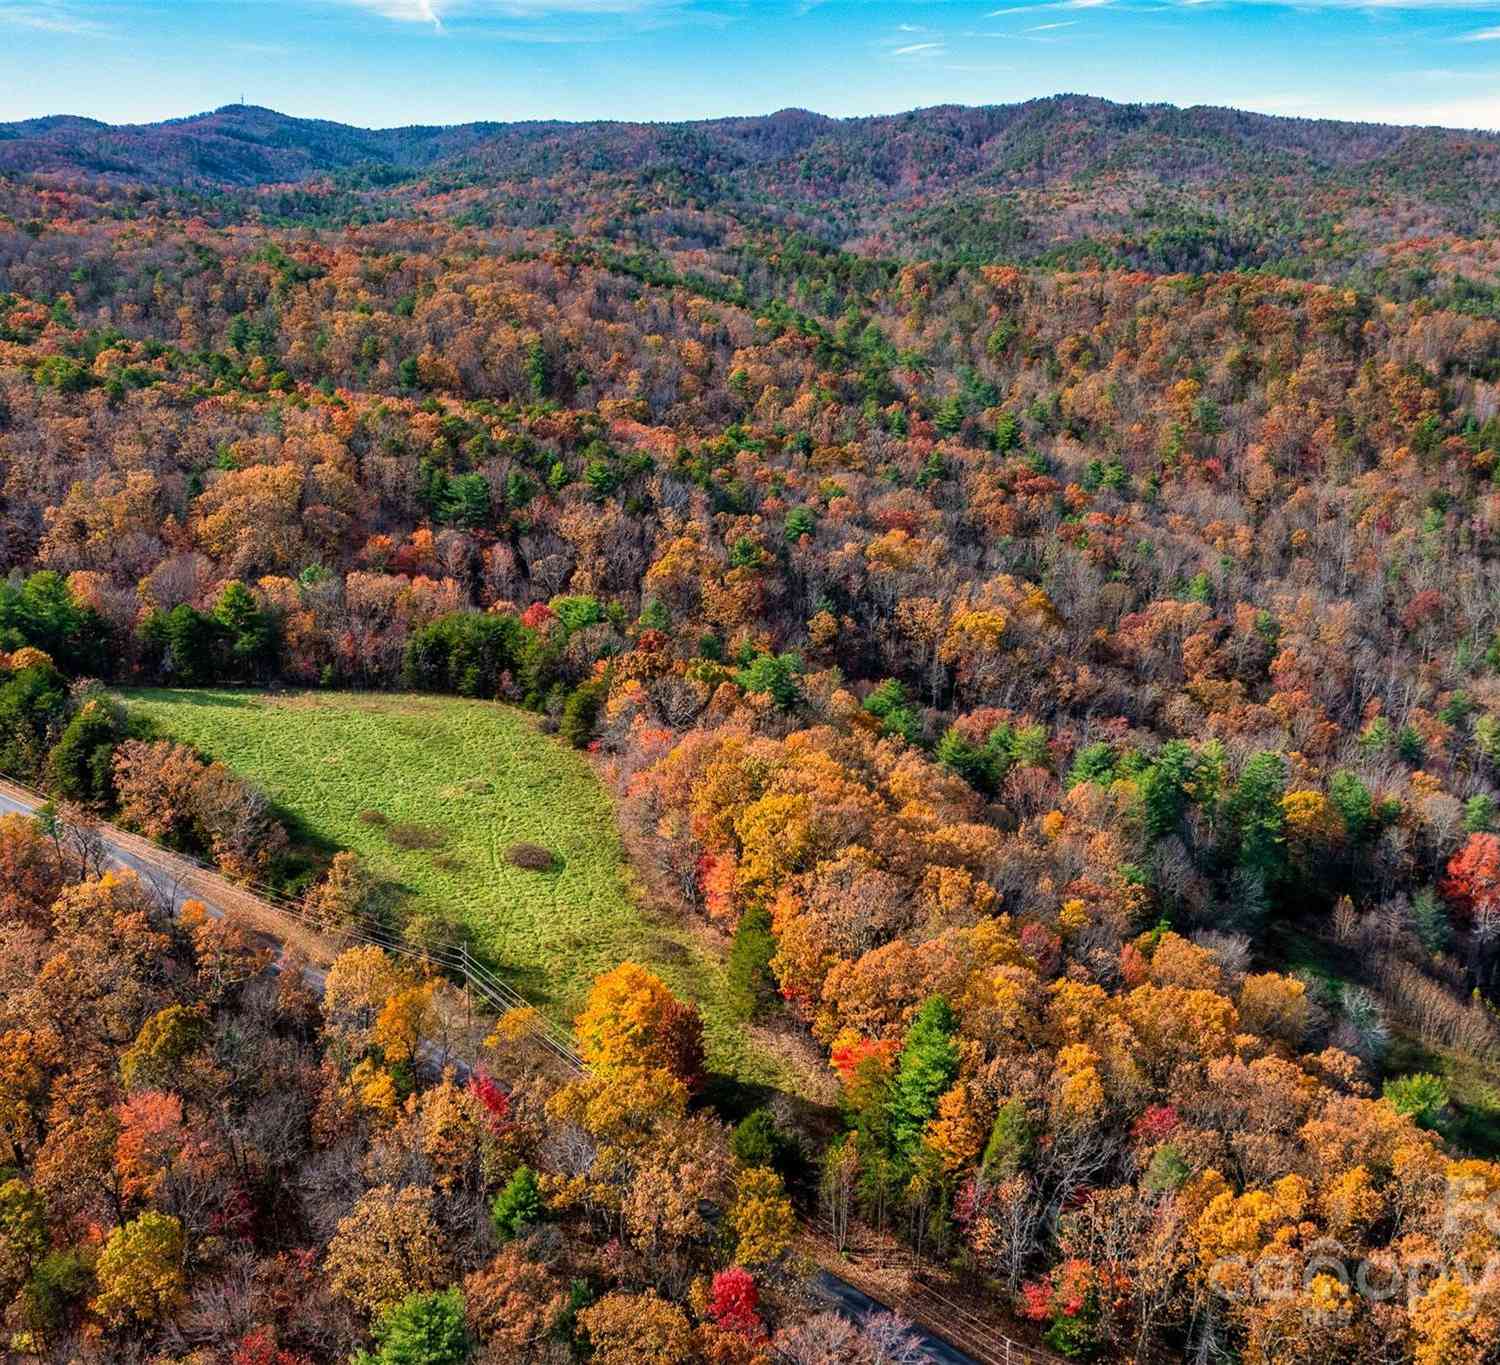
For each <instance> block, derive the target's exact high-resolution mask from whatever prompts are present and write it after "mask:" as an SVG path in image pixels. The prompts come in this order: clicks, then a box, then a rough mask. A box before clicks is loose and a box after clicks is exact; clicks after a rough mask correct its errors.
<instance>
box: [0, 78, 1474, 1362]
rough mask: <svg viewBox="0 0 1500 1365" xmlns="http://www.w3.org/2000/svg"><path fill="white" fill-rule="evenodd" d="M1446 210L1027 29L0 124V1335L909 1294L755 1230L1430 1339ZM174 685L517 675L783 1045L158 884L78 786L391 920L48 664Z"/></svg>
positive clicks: (176, 1342) (834, 1328)
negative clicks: (826, 90) (329, 108)
mask: <svg viewBox="0 0 1500 1365" xmlns="http://www.w3.org/2000/svg"><path fill="white" fill-rule="evenodd" d="M1497 228H1500V137H1496V136H1494V135H1491V134H1483V133H1470V132H1458V131H1449V130H1443V129H1434V128H1427V129H1411V128H1391V127H1382V126H1377V125H1366V124H1341V123H1335V122H1329V121H1311V120H1286V119H1276V118H1270V117H1264V116H1259V115H1249V114H1242V113H1238V112H1235V111H1232V110H1225V109H1213V108H1193V109H1177V108H1173V107H1171V106H1166V105H1150V106H1136V105H1115V104H1110V103H1108V102H1106V101H1103V100H1097V99H1090V98H1085V97H1080V96H1059V97H1057V98H1055V99H1049V100H1037V101H1032V102H1029V103H1027V104H1021V105H1014V106H1004V107H993V108H958V107H944V108H936V109H928V110H920V111H915V112H913V113H909V114H902V115H897V116H891V117H882V118H869V119H853V120H843V121H840V120H833V119H827V118H823V117H821V116H818V115H815V114H810V113H806V112H803V111H795V110H789V111H783V112H782V113H779V114H775V115H772V116H770V117H766V118H759V119H723V120H715V121H710V122H703V123H693V124H651V125H632V124H616V123H610V124H589V125H571V124H561V123H534V124H503V123H493V124H474V125H467V126H463V127H454V128H405V129H396V130H384V131H378V132H375V131H369V130H362V129H354V128H348V127H343V126H341V125H337V124H330V123H319V122H312V121H306V120H296V119H290V118H285V117H282V116H280V115H277V114H274V113H272V112H271V111H268V110H264V109H257V108H250V107H245V106H231V107H228V108H225V109H221V110H218V111H216V112H214V113H212V114H206V115H202V116H198V117H195V118H190V119H184V120H178V121H175V122H172V123H168V124H160V125H151V126H142V127H128V128H110V127H107V126H105V125H102V124H97V123H93V122H91V121H89V120H85V119H74V118H48V119H37V120H31V121H28V122H25V123H15V124H8V125H0V575H3V576H4V577H3V580H0V772H3V773H4V774H6V775H9V776H11V777H13V778H15V779H17V780H19V781H22V782H24V783H26V784H28V785H31V786H33V787H37V788H42V789H45V791H46V793H47V794H48V795H49V796H50V797H52V798H53V800H54V803H55V804H54V805H53V806H49V807H48V810H47V813H46V815H45V816H44V818H43V819H42V820H41V821H33V820H29V819H25V818H22V817H0V1159H3V1160H0V1314H3V1324H0V1331H3V1332H4V1334H5V1339H6V1341H7V1342H8V1349H9V1350H11V1351H13V1352H16V1353H18V1355H19V1356H22V1357H35V1358H39V1359H44V1360H56V1361H75V1360H76V1361H141V1362H147V1361H150V1362H174V1365H175V1363H178V1362H180V1363H181V1365H310V1363H311V1362H321V1361H346V1360H350V1359H357V1360H359V1361H361V1362H364V1363H365V1365H411V1363H412V1362H425V1363H426V1365H459V1363H460V1362H464V1361H470V1360H474V1361H487V1362H501V1361H507V1362H508V1361H515V1360H534V1361H549V1362H554V1361H555V1362H562V1361H569V1360H582V1359H592V1360H595V1361H597V1362H601V1365H631V1363H632V1362H642V1363H643V1365H644V1362H676V1361H681V1362H688V1361H699V1360H708V1361H713V1362H719V1363H720V1365H765V1363H767V1362H772V1361H791V1362H799V1363H800V1365H821V1363H822V1362H851V1365H878V1363H879V1362H899V1361H906V1360H911V1359H920V1358H921V1357H920V1355H913V1354H912V1353H913V1351H915V1350H916V1349H917V1348H916V1347H914V1346H913V1345H912V1342H911V1339H910V1338H909V1336H908V1335H907V1330H906V1326H905V1324H904V1323H903V1322H902V1321H900V1320H898V1319H894V1318H890V1317H887V1316H884V1315H878V1314H877V1315H876V1316H875V1317H873V1318H870V1319H869V1320H867V1321H865V1322H863V1323H855V1322H851V1321H849V1320H846V1319H845V1318H841V1317H839V1316H838V1315H836V1314H834V1313H832V1312H830V1311H827V1309H826V1306H824V1305H821V1304H819V1303H818V1302H816V1301H815V1300H814V1299H813V1298H812V1297H811V1296H810V1294H809V1292H808V1288H807V1286H808V1279H809V1272H810V1266H811V1262H810V1261H809V1256H810V1255H811V1254H812V1253H811V1252H809V1250H808V1247H809V1246H810V1245H811V1244H812V1243H813V1242H816V1244H817V1245H818V1246H823V1247H826V1248H830V1249H831V1254H840V1253H842V1252H843V1251H844V1250H846V1249H848V1248H853V1247H856V1246H859V1245H868V1244H878V1245H879V1246H880V1247H882V1248H884V1254H886V1255H887V1256H889V1257H894V1258H897V1259H899V1260H900V1262H901V1264H902V1265H904V1266H906V1267H907V1274H908V1275H909V1276H910V1277H911V1278H912V1280H913V1282H924V1283H928V1284H930V1285H938V1286H940V1287H941V1288H942V1291H943V1292H944V1293H945V1294H952V1295H955V1296H958V1297H959V1298H961V1300H962V1302H963V1305H964V1311H965V1313H966V1314H971V1315H973V1320H975V1321H983V1322H987V1323H989V1324H990V1325H991V1326H992V1327H993V1328H994V1329H996V1330H1001V1331H1004V1332H1005V1333H1007V1334H1008V1335H1011V1336H1014V1337H1017V1338H1019V1339H1024V1340H1026V1341H1028V1342H1031V1343H1033V1344H1034V1345H1037V1346H1038V1347H1041V1348H1043V1349H1045V1350H1047V1351H1050V1352H1052V1353H1054V1354H1056V1355H1060V1356H1062V1357H1066V1358H1069V1359H1079V1360H1086V1359H1101V1360H1110V1359H1127V1358H1128V1359H1134V1360H1137V1361H1142V1362H1147V1361H1171V1360H1181V1359H1188V1358H1191V1359H1193V1360H1201V1361H1219V1360H1224V1361H1230V1360H1234V1361H1243V1362H1247V1365H1281V1363H1282V1362H1287V1363H1288V1365H1290V1362H1294V1361H1297V1362H1301V1361H1314V1360H1315V1361H1319V1362H1344V1361H1348V1362H1360V1363H1361V1365H1364V1363H1365V1362H1398V1361H1417V1362H1420V1365H1481V1362H1486V1361H1492V1360H1495V1359H1497V1358H1500V1218H1497V1216H1496V1208H1497V1204H1496V1201H1497V1200H1500V1013H1497V1008H1500V248H1497V246H1496V243H1497V241H1500V233H1497ZM240 685H244V686H255V687H259V688H271V687H275V688H294V689H303V690H311V689H327V690H338V691H387V690H389V691H395V690H408V691H418V692H425V693H443V694H452V695H455V696H461V697H466V698H475V699H481V700H485V701H499V702H504V703H508V704H510V705H513V706H515V707H519V708H522V709H524V710H525V711H526V712H528V713H530V714H531V716H532V717H533V718H534V720H533V722H532V723H534V724H536V725H538V726H540V727H541V728H542V729H544V730H545V731H546V732H547V733H549V734H551V735H554V736H555V743H557V744H559V745H571V746H574V747H575V748H577V749H578V750H580V751H584V752H585V753H587V755H588V756H589V761H590V762H591V763H592V764H593V766H594V769H595V771H596V772H597V773H598V774H599V777H600V779H601V780H602V781H603V782H604V783H605V784H606V785H607V787H608V789H609V791H610V792H611V794H612V796H613V798H614V803H615V812H616V815H617V818H618V821H619V825H620V830H621V834H622V836H623V839H624V843H625V846H626V848H627V849H628V851H629V854H630V858H631V861H632V863H633V867H634V875H635V878H636V881H637V882H638V892H639V895H640V896H641V897H642V898H644V900H645V901H647V902H649V904H650V905H651V906H652V907H653V911H652V912H653V913H655V914H659V915H663V916H668V917H670V919H671V920H672V922H673V924H674V926H679V927H680V926H687V927H689V928H690V929H691V931H692V934H693V936H694V941H695V942H697V941H699V940H701V942H702V943H703V944H704V945H705V946H706V950H707V951H711V952H713V953H714V954H716V955H717V957H718V960H722V961H723V963H724V964H725V967H724V979H725V981H726V982H727V984H728V991H727V993H726V995H725V998H724V999H722V1000H718V1001H716V1002H715V1006H716V1009H726V1010H732V1011H733V1012H734V1018H735V1020H736V1021H737V1024H738V1026H739V1027H741V1028H742V1029H743V1030H746V1031H754V1033H755V1035H756V1037H757V1038H760V1039H772V1040H775V1042H776V1045H777V1046H778V1047H779V1048H781V1049H782V1051H783V1053H784V1055H785V1056H787V1057H789V1058H794V1059H797V1062H798V1064H799V1065H803V1066H804V1067H805V1068H806V1069H807V1070H808V1071H809V1072H810V1073H815V1075H814V1076H813V1079H811V1080H810V1081H809V1083H808V1084H807V1086H805V1087H803V1088H802V1091H801V1093H793V1088H788V1090H786V1091H783V1092H776V1091H773V1090H764V1091H763V1092H756V1093H750V1092H749V1089H748V1088H747V1087H740V1088H736V1087H734V1086H726V1085H725V1084H723V1083H722V1082H723V1078H722V1077H719V1078H715V1077H713V1076H711V1075H710V1074H709V1069H708V1068H707V1066H706V1063H705V1054H704V1042H703V1023H702V1019H701V1017H700V1015H699V1011H698V1008H697V1004H696V1003H695V1002H693V1001H691V1000H686V999H681V998H679V997H678V996H676V995H674V993H673V992H672V991H671V990H670V989H669V988H668V987H667V985H665V984H664V983H663V981H662V980H661V979H660V978H659V977H658V976H657V975H655V974H653V973H652V972H650V971H647V970H645V969H644V968H643V967H642V966H641V965H639V964H636V963H631V962H626V963H622V964H620V965H619V966H618V967H615V968H614V969H612V970H610V971H608V972H605V973H604V974H602V975H601V976H600V977H599V978H598V979H597V981H595V982H594V984H593V988H592V990H591V991H590V993H589V995H588V1001H587V1004H586V1006H585V1008H584V1009H583V1010H582V1012H581V1013H580V1014H579V1015H578V1017H577V1019H576V1021H574V1024H573V1028H572V1030H571V1035H570V1045H571V1046H573V1047H576V1048H577V1049H578V1052H579V1054H580V1055H581V1057H582V1059H583V1063H584V1069H583V1071H581V1072H574V1071H573V1070H572V1069H570V1068H569V1067H567V1066H562V1067H559V1065H558V1054H557V1049H556V1048H555V1047H553V1048H551V1049H550V1050H549V1047H548V1046H546V1045H544V1044H545V1041H546V1039H548V1038H550V1036H551V1035H550V1034H548V1033H546V1032H545V1030H544V1029H543V1028H542V1026H541V1025H540V1024H539V1022H538V1020H537V1018H536V1017H534V1016H533V1015H532V1014H531V1013H530V1012H528V1011H526V1010H524V1009H523V1010H519V1011H517V1012H515V1013H514V1014H512V1015H507V1016H505V1017H503V1018H501V1019H500V1020H499V1021H498V1022H496V1023H495V1024H494V1027H493V1031H491V1032H489V1034H488V1036H487V1037H486V1038H485V1040H484V1041H483V1043H482V1044H479V1045H478V1046H477V1050H471V1051H470V1052H469V1053H465V1052H464V1051H463V1049H462V1048H461V1047H460V1046H459V1044H458V1043H457V1042H455V1041H454V1038H455V1037H456V1035H455V1034H454V1030H455V1029H456V1028H457V1025H456V1023H455V1020H456V1019H458V1018H459V1017H460V1015H461V1014H462V1011H463V1003H462V998H461V996H460V995H459V994H458V993H457V991H456V988H455V985H454V983H453V982H452V981H451V980H449V979H446V978H445V977H443V976H442V975H441V974H435V973H433V972H431V971H424V970H423V969H422V968H421V966H420V965H414V963H413V961H412V960H410V959H408V958H406V957H403V956H401V955H399V954H392V953H385V952H382V950H381V949H380V948H378V947H370V946H364V947H356V948H352V949H350V950H349V951H347V952H345V953H344V954H343V955H342V956H340V957H339V958H338V960H337V961H336V962H335V963H334V964H333V965H332V966H331V968H330V969H329V971H328V973H327V978H326V983H324V982H323V981H322V979H321V977H318V978H316V980H315V979H314V978H313V977H311V976H308V975H306V974H304V972H303V970H302V965H303V964H302V963H301V962H300V961H292V962H290V963H288V962H286V961H283V962H282V963H281V966H280V970H279V971H272V970H271V969H270V955H269V953H268V950H267V949H266V947H265V945H264V943H262V942H261V941H260V940H259V939H257V938H256V937H255V936H253V935H250V934H248V933H247V932H245V931H244V930H243V929H242V928H241V927H240V926H238V925H236V924H235V923H233V922H232V921H227V920H221V919H218V918H215V917H214V916H212V915H209V914H207V913H206V912H205V911H204V910H203V909H202V908H201V907H190V908H189V909H188V910H186V911H185V912H184V913H183V914H182V915H180V916H177V917H174V916H172V915H171V914H168V913H166V911H165V910H164V909H163V907H161V906H160V905H157V904H155V903H154V902H153V900H152V898H151V896H150V895H149V894H148V889H147V888H144V887H143V886H142V885H140V884H139V883H138V882H137V881H136V880H135V879H134V878H132V877H131V876H129V875H128V874H122V873H121V872H119V870H118V869H114V870H110V869H107V868H106V867H105V866H104V864H103V862H102V860H101V859H100V857H99V849H98V842H97V831H96V826H95V824H94V823H93V822H95V821H98V820H100V819H105V820H109V821H113V822H115V823H117V824H120V825H123V826H124V827H126V828H128V829H131V830H134V831H137V832H139V833H141V834H144V835H146V836H148V837H149V838H152V839H154V840H157V841H158V842H160V843H162V844H164V845H166V846H167V847H169V848H173V849H177V850H179V851H182V852H187V853H191V854H193V855H195V856H199V857H202V858H204V859H208V860H212V861H213V862H214V863H215V864H216V865H217V866H218V867H219V868H220V869H221V870H222V871H223V872H224V873H225V874H226V875H228V876H230V877H231V878H234V879H237V880H239V881H242V882H250V881H254V882H255V883H256V884H258V885H264V886H268V887H270V888H273V889H274V890H275V891H276V893H277V894H279V895H281V896H284V897H286V898H288V903H291V904H295V905H297V906H298V907H300V908H301V912H302V913H303V914H304V915H305V916H307V917H308V918H310V919H311V920H312V921H313V922H315V923H316V924H317V925H319V926H321V928H323V929H325V930H326V931H327V932H328V933H330V934H338V933H341V932H348V931H349V930H350V929H351V927H354V926H358V925H362V924H365V923H367V922H370V921H371V918H372V917H377V918H378V917H379V916H380V915H382V914H384V915H385V916H386V919H385V921H384V922H383V927H384V929H385V930H386V931H388V932H389V933H390V934H391V935H394V936H404V941H405V942H406V943H407V944H409V945H412V946H414V947H417V948H423V949H425V948H427V947H430V946H431V945H434V944H436V945H439V946H441V947H443V949H444V950H445V951H446V950H448V949H451V948H452V947H453V946H454V945H455V944H456V943H457V942H458V941H459V939H458V937H457V936H458V935H460V934H461V932H462V925H460V924H458V923H457V922H456V921H455V922H452V923H449V922H445V921H443V920H442V919H441V917H437V918H433V917H424V918H423V919H422V920H421V922H420V923H410V922H406V921H404V920H402V919H401V917H400V916H399V914H395V913H393V912H391V911H390V910H389V908H388V907H386V908H382V905H381V903H380V897H379V896H378V895H377V894H376V890H377V888H375V887H373V886H372V885H371V881H370V876H369V871H368V869H367V868H366V867H365V866H364V865H363V864H362V863H361V860H360V859H359V858H358V857H357V856H356V855H355V854H354V853H352V852H350V851H349V850H347V849H345V850H338V849H331V848H315V847H312V846H310V845H309V843H308V841H307V840H306V839H305V838H303V837H302V835H301V833H300V832H299V830H298V829H297V828H296V822H295V821H292V820H288V819H287V817H286V813H285V812H284V811H281V810H279V809H278V808H276V807H275V806H274V805H273V804H272V803H271V802H270V801H269V800H268V799H267V798H266V797H265V795H264V794H262V793H261V792H259V791H258V790H257V789H256V788H255V786H254V785H253V783H251V782H250V781H248V780H247V778H246V777H245V775H244V774H242V773H238V772H236V771H234V770H233V769H232V768H231V767H230V766H228V765H227V764H225V763H224V762H221V761H217V760H216V759H215V758H214V757H213V756H212V755H209V754H205V753H199V752H197V751H195V750H194V749H193V748H192V747H191V746H189V745H187V744H184V743H182V742H181V741H180V739H179V738H177V737H174V736H173V735H172V734H170V733H166V732H164V731H163V730H162V729H161V728H160V727H159V726H158V725H156V724H154V723H153V722H152V721H151V719H150V718H149V717H148V716H146V715H145V714H143V713H142V712H141V709H140V708H139V707H132V706H131V705H129V704H128V703H126V702H122V701H121V699H120V693H119V689H122V688H132V687H144V686H149V687H168V688H186V687H207V686H213V687H232V686H240ZM371 804H372V807H373V806H375V805H377V804H378V803H377V802H376V801H375V799H374V797H373V796H372V800H371ZM367 814H369V815H370V817H371V819H372V820H375V819H377V818H378V811H372V812H367ZM392 837H393V838H401V837H404V838H407V839H409V840H415V839H417V838H418V837H419V836H418V834H417V833H412V832H410V831H408V832H407V833H406V834H405V835H402V834H401V833H400V832H399V831H397V833H396V834H395V835H393V836H392ZM410 846H417V845H414V844H413V845H410ZM507 856H510V857H512V858H513V859H514V860H515V861H514V865H515V866H516V867H517V868H521V869H526V870H527V871H526V875H536V876H545V875H548V869H549V868H550V867H551V865H552V856H553V855H552V852H551V851H549V850H548V849H545V848H536V847H532V848H530V849H529V850H527V849H525V848H522V847H519V846H518V847H517V848H516V849H514V850H512V851H511V853H510V854H508V855H507ZM528 859H529V860H530V861H529V862H528V861H527V860H528ZM668 946H671V945H668ZM464 950H465V951H468V948H467V946H465V949H464ZM681 951H684V952H685V951H686V950H685V949H684V950H681ZM494 965H495V966H496V968H497V969H499V970H503V965H504V964H503V963H496V964H494ZM318 985H321V986H322V989H321V991H320V990H319V989H316V988H315V987H316V986H318ZM476 1059H477V1060H476ZM459 1061H461V1062H462V1063H463V1064H462V1065H458V1064H457V1062H459ZM450 1063H453V1064H450ZM792 1069H793V1070H795V1068H792Z"/></svg>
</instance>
